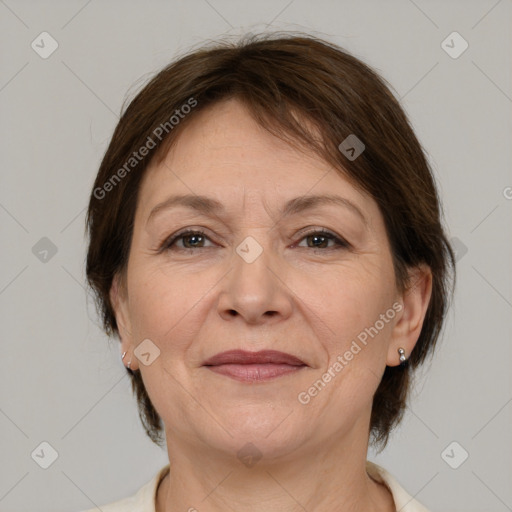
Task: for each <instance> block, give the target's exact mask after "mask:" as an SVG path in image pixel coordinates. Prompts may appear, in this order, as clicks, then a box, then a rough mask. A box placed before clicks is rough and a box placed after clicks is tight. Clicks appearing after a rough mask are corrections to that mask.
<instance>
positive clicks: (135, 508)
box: [82, 465, 169, 512]
mask: <svg viewBox="0 0 512 512" xmlns="http://www.w3.org/2000/svg"><path fill="white" fill-rule="evenodd" d="M168 472H169V466H168V465H167V466H165V467H164V468H162V469H161V470H160V471H159V472H158V473H157V474H156V475H155V476H154V477H153V478H152V479H151V480H150V481H149V482H148V483H146V484H145V485H144V486H143V487H141V488H140V489H139V490H138V491H137V493H136V494H134V495H133V496H130V497H129V498H125V499H122V500H120V501H116V502H115V503H110V504H108V505H102V506H101V508H100V507H96V508H92V509H89V510H84V511H82V512H98V510H101V512H155V499H156V491H157V489H158V485H159V484H160V482H161V481H162V479H163V478H164V476H165V475H166V474H167V473H168Z"/></svg>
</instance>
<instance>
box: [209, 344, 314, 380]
mask: <svg viewBox="0 0 512 512" xmlns="http://www.w3.org/2000/svg"><path fill="white" fill-rule="evenodd" d="M203 366H204V367H205V368H207V369H208V370H211V371H213V372H215V373H218V374H220V375H224V376H226V377H230V378H232V379H235V380H238V381H242V382H263V381H267V380H271V379H275V378H277V377H283V376H285V375H289V374H292V373H296V372H298V371H300V370H301V369H303V368H306V367H307V366H308V365H307V364H306V363H305V362H304V361H302V360H301V359H299V358H298V357H295V356H293V355H291V354H287V353H285V352H278V351H276V350H262V351H260V352H246V351H244V350H229V351H227V352H221V353H219V354H216V355H215V356H213V357H211V358H210V359H208V360H207V361H205V362H204V363H203Z"/></svg>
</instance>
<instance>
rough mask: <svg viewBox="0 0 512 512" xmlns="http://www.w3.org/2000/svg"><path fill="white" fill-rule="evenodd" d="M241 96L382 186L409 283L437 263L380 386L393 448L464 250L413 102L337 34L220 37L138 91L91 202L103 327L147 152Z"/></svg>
mask: <svg viewBox="0 0 512 512" xmlns="http://www.w3.org/2000/svg"><path fill="white" fill-rule="evenodd" d="M233 98H234V99H237V100H239V101H241V102H242V103H243V104H244V105H245V106H246V107H247V108H248V111H249V112H250V114H251V115H252V116H253V117H254V119H255V121H256V122H257V123H258V124H259V125H260V126H262V127H263V128H264V129H266V130H267V131H268V132H270V133H271V134H273V135H275V136H277V137H279V138H281V139H282V140H284V141H286V142H288V143H290V144H292V145H294V146H295V147H297V148H299V147H306V148H309V149H310V150H312V151H313V152H315V153H316V154H317V155H319V156H320V157H321V158H323V159H324V160H325V161H326V162H328V163H330V164H332V165H333V166H334V167H335V169H336V170H337V171H338V172H339V173H340V174H341V175H342V176H344V177H345V178H347V179H349V180H350V182H351V183H352V184H354V186H356V187H359V188H360V189H361V190H363V191H365V192H367V193H369V194H370V196H371V197H373V199H374V200H375V201H376V203H377V204H378V207H379V210H380V212H381V214H382V216H383V218H384V223H385V227H386V232H387V236H388V239H389V242H390V247H391V252H392V257H393V266H394V271H395V278H396V284H397V287H398V288H399V289H400V290H402V291H404V290H406V289H407V287H408V286H409V285H410V283H409V282H408V270H409V269H411V268H414V267H416V266H418V265H421V264H426V265H428V266H429V267H430V269H431V271H432V276H433V283H432V295H431V299H430V303H429V305H428V309H427V312H426V317H425V320H424V323H423V327H422V330H421V333H420V336H419V339H418V342H417V344H416V346H415V348H414V350H413V351H412V353H411V354H410V355H409V358H408V362H407V364H406V365H405V366H394V367H389V366H387V367H386V369H385V371H384V374H383V376H382V379H381V382H380V384H379V386H378V389H377V391H376V393H375V395H374V397H373V405H372V413H371V420H370V432H369V433H370V436H371V439H370V442H371V443H373V444H374V445H375V446H377V447H380V448H381V449H383V448H384V447H385V446H386V444H387V442H388V438H389V434H390V432H391V430H392V429H393V427H394V426H395V425H396V424H398V423H399V421H400V420H401V418H402V416H403V413H404V410H405V408H406V401H407V396H408V391H409V388H410V387H411V376H412V373H413V371H414V370H415V369H416V368H417V367H418V366H419V365H420V364H422V363H423V362H424V361H425V359H426V357H427V355H429V354H430V355H432V354H433V351H434V348H435V345H436V342H437V340H438V338H439V335H440V331H441V328H442V325H443V321H444V318H445V315H446V310H447V307H448V303H449V298H450V293H451V292H452V290H453V287H452V286H453V282H454V277H455V260H454V253H453V251H452V249H451V247H450V244H449V242H448V240H447V238H446V235H445V233H444V230H443V226H442V212H441V205H440V201H439V197H438V192H437V189H436V185H435V182H434V178H433V175H432V172H431V169H430V167H429V164H428V163H427V160H426V157H425V155H424V152H423V150H422V147H421V145H420V143H419V142H418V140H417V138H416V136H415V134H414V132H413V129H412V127H411V125H410V123H409V121H408V119H407V116H406V114H405V112H404V111H403V110H402V108H401V107H400V105H399V103H398V101H397V100H396V99H395V97H394V96H393V94H392V93H391V90H390V86H389V84H387V82H386V81H385V80H384V79H383V78H381V77H380V76H379V75H378V74H377V72H375V71H374V70H372V69H371V68H370V67H369V66H368V65H366V64H364V63H363V62H361V61H360V60H359V59H357V58H356V57H354V56H352V55H351V54H349V53H348V52H347V51H345V50H343V49H342V48H340V47H338V46H336V45H335V44H332V43H330V42H327V41H324V40H322V39H319V38H316V37H312V36H310V35H307V34H306V35H304V34H296V33H294V34H290V33H284V34H283V33H273V34H272V33H271V34H265V35H256V36H253V35H251V36H247V37H245V38H241V39H240V40H238V41H234V42H233V41H229V40H228V41H226V40H221V41H215V42H214V43H210V44H208V45H206V46H202V47H200V48H198V49H195V50H193V51H191V52H189V53H188V54H186V55H184V56H182V57H180V58H178V59H177V60H175V61H174V62H172V63H171V64H170V65H168V66H167V67H165V68H164V69H162V70H161V71H160V72H159V73H158V74H156V76H154V77H153V78H152V79H151V80H150V81H149V82H148V83H147V85H145V86H144V87H143V88H142V90H141V91H140V92H139V93H138V94H137V95H136V97H135V98H134V99H133V100H132V101H131V102H130V103H129V105H128V107H127V108H126V109H125V110H124V112H123V113H122V116H121V118H120V120H119V123H118V125H117V127H116V128H115V131H114V134H113V136H112V139H111V141H110V144H109V146H108V148H107V150H106V153H105V155H104V157H103V160H102V162H101V165H100V168H99V171H98V174H97V177H96V180H95V183H94V188H93V191H92V194H91V196H90V202H89V207H88V213H87V229H88V234H89V247H88V254H87V279H88V282H89V284H90V286H91V287H92V289H93V291H94V292H95V297H96V303H97V306H98V309H99V312H100V314H101V316H102V320H103V326H104V329H105V331H106V333H107V334H109V335H115V334H118V327H117V324H116V318H115V315H114V310H113V306H112V304H111V302H110V298H109V291H110V288H111V285H112V282H113V279H114V276H115V275H116V274H121V275H122V274H123V272H124V271H125V269H126V265H127V262H128V256H129V251H130V246H131V239H132V232H133V223H134V216H135V210H136V207H137V197H138V192H139V189H140V184H141V180H142V177H143V176H144V173H145V171H146V169H147V167H148V165H149V163H150V162H152V161H153V160H155V159H156V162H159V161H161V159H163V158H164V157H165V155H166V154H167V151H168V150H169V149H170V147H171V146H172V144H173V141H174V140H175V139H176V136H177V134H178V133H180V132H182V131H183V130H184V129H186V126H187V123H189V122H190V121H191V119H193V118H194V117H195V116H196V115H197V114H198V112H200V111H201V110H203V109H205V108H208V106H211V105H213V104H215V103H217V102H220V101H222V100H227V99H233ZM304 121H307V122H304ZM351 135H352V136H354V135H355V136H356V137H357V138H358V139H359V140H360V141H362V143H363V144H364V151H363V152H362V153H361V154H360V155H359V156H358V157H357V158H355V159H354V158H349V156H350V155H348V154H347V153H346V152H343V151H341V150H340V144H341V143H342V142H343V141H345V139H347V137H349V136H351ZM349 140H350V139H349ZM143 148H145V150H143ZM352 153H353V152H352ZM128 372H129V374H130V377H131V380H132V389H133V391H134V394H135V395H136V398H137V402H138V407H139V415H140V418H141V421H142V424H143V426H144V429H145V431H146V432H147V434H148V435H149V437H150V438H151V439H152V440H153V441H154V442H155V443H156V444H159V445H162V441H163V425H162V421H161V418H160V417H159V415H158V413H157V412H156V410H155V409H154V407H153V405H152V403H151V400H150V398H149V396H148V394H147V392H146V389H145V387H144V383H143V381H142V378H141V375H140V372H139V371H135V372H133V371H131V370H128Z"/></svg>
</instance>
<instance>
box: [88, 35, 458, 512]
mask: <svg viewBox="0 0 512 512" xmlns="http://www.w3.org/2000/svg"><path fill="white" fill-rule="evenodd" d="M88 228H89V234H90V245H89V252H88V258H87V275H88V279H89V282H90V284H91V285H92V287H93V289H94V290H95V292H96V294H97V298H98V304H99V307H100V310H101V312H102V317H103V322H104V326H105V329H106V331H107V332H108V333H109V334H114V335H118V336H119V339H120V355H121V357H122V360H123V362H124V364H125V366H126V367H127V371H128V373H129V375H130V378H131V379H132V385H133V390H134V393H135V395H136V397H137V400H138V404H139V411H140V416H141V419H142V422H143V425H144V427H145V430H146V432H147V433H148V435H149V436H150V437H151V439H152V440H153V441H154V442H156V443H158V444H162V443H163V442H164V441H163V440H164V439H165V442H166V445H167V451H168V455H169V461H170V465H169V466H167V467H166V468H163V469H162V470H161V471H160V472H159V473H158V474H157V475H156V476H155V478H154V479H153V480H152V481H151V482H149V483H148V484H146V485H145V486H144V487H143V488H142V489H141V490H140V491H139V492H138V493H137V494H136V495H135V496H134V497H132V498H129V499H127V500H123V501H121V502H118V503H116V504H112V505H110V506H106V507H102V510H103V511H104V512H114V511H132V510H133V511H138V512H142V511H144V512H146V511H147V512H150V511H151V512H153V511H157V512H164V511H165V512H174V511H177V510H189V511H194V510H198V511H200V512H203V511H204V512H207V511H225V510H232V509H236V510H237V511H249V510H250V511H252V512H254V511H259V510H265V511H268V510H271V511H290V512H291V511H298V510H308V511H315V512H320V511H324V510H339V511H345V510H346V511H348V510H350V511H366V512H368V511H386V512H388V511H394V510H401V511H402V512H418V511H425V510H426V509H425V508H424V507H423V506H422V505H420V504H419V503H418V502H417V501H416V500H414V499H412V498H411V497H410V496H409V494H407V492H406V491H405V490H404V489H402V488H401V487H400V485H399V484H398V482H397V481H396V480H395V479H394V478H393V477H392V476H391V475H390V474H389V473H388V472H386V470H384V469H383V468H381V467H380V466H377V465H376V464H373V463H371V462H368V461H367V460H366V457H367V450H368V444H369V443H370V442H371V443H373V444H374V445H375V446H377V447H380V448H381V449H382V448H383V447H384V446H385V445H386V442H387V440H388V436H389V434H390V432H391V431H392V429H393V428H394V427H395V426H396V425H397V423H398V422H399V421H400V419H401V417H402V414H403V411H404V408H405V404H406V399H407V393H408V390H409V383H410V378H411V375H412V372H413V371H414V370H415V369H416V368H417V367H418V366H420V365H421V364H422V363H423V362H424V361H425V359H426V358H427V356H429V355H431V354H432V352H433V350H434V347H435V344H436V341H437V339H438V336H439V332H440V329H441V326H442V322H443V319H444V316H445V312H446V304H447V297H448V293H449V287H450V284H451V281H450V278H451V276H452V273H453V272H452V271H453V261H454V260H453V254H452V251H451V249H450V246H449V244H448V242H447V239H446V236H445V234H444V232H443V228H442V225H441V222H440V206H439V202H438V196H437V192H436V187H435V184H434V181H433V178H432V174H431V171H430V169H429V167H428V164H427V162H426V159H425V156H424V154H423V152H422V149H421V146H420V144H419V142H418V141H417V139H416V137H415V135H414V133H413V131H412V129H411V127H410V125H409V123H408V121H407V118H406V116H405V114H404V112H403V111H402V109H401V108H400V106H399V104H398V103H397V101H396V100H395V99H394V97H393V95H392V94H391V92H390V91H389V89H388V88H387V87H386V85H385V83H384V81H383V80H382V79H381V78H380V77H379V76H378V75H377V74H376V73H375V72H374V71H372V70H371V69H370V68H368V67H367V66H366V65H365V64H363V63H362V62H361V61H359V60H357V59H356V58H354V57H353V56H351V55H349V54H348V53H346V52H345V51H343V50H342V49H341V48H338V47H336V46H334V45H332V44H330V43H327V42H325V41H320V40H318V39H314V38H312V37H308V36H304V37H293V36H288V35H274V36H264V37H262V36H259V37H252V38H251V39H248V40H245V41H243V42H240V43H238V44H227V43H224V44H217V45H216V46H212V47H205V48H202V49H199V50H197V51H194V52H193V53H190V54H189V55H186V56H184V57H182V58H180V59H179V60H178V61H176V62H174V63H172V64H171V65H170V66H168V67H167V68H165V69H164V70H162V71H161V72H160V73H159V74H158V75H157V76H156V77H155V78H153V79H152V80H151V82H150V83H149V84H148V85H147V86H145V87H144V89H143V90H142V91H141V92H140V93H139V94H138V95H137V96H136V98H135V99H134V100H133V101H132V102H131V104H130V105H129V106H128V108H127V110H126V112H125V113H124V114H123V116H122V117H121V120H120V121H119V124H118V126H117V128H116V130H115V133H114V135H113V137H112V141H111V143H110V145H109V147H108V149H107V152H106V154H105V156H104V159H103V161H102V164H101V167H100V169H99V173H98V176H97V179H96V182H95V185H94V189H93V193H92V195H91V200H90V205H89V211H88Z"/></svg>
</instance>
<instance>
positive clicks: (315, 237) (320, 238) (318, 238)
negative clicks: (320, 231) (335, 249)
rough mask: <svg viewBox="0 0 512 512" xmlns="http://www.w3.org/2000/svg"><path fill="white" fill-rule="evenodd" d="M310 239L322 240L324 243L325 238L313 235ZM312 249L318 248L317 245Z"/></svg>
mask: <svg viewBox="0 0 512 512" xmlns="http://www.w3.org/2000/svg"><path fill="white" fill-rule="evenodd" d="M312 238H313V240H322V239H323V240H324V241H325V237H324V236H318V235H313V236H312ZM321 245H323V244H322V243H321ZM314 247H319V246H318V245H314Z"/></svg>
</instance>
